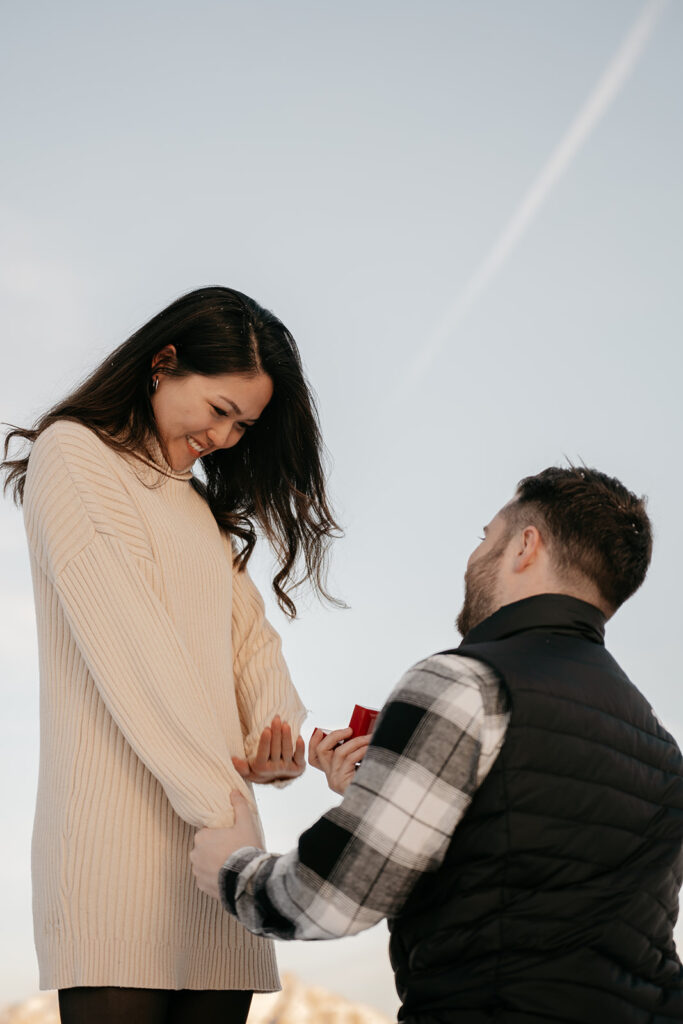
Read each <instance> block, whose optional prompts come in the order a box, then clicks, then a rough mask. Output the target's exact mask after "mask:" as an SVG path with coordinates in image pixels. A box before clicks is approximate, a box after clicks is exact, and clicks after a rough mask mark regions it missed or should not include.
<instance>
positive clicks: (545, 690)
mask: <svg viewBox="0 0 683 1024" xmlns="http://www.w3.org/2000/svg"><path fill="white" fill-rule="evenodd" d="M484 532H485V537H484V538H483V540H482V543H481V544H480V545H479V547H478V548H477V549H476V550H475V551H474V552H473V554H472V555H471V557H470V559H469V562H468V565H467V572H466V575H465V603H464V606H463V609H462V611H461V613H460V615H459V617H458V627H459V629H460V631H461V632H462V633H463V634H464V640H463V642H462V644H461V645H460V647H459V648H457V650H455V651H449V652H446V653H444V654H440V655H435V656H433V657H431V658H427V659H426V660H425V661H423V662H421V663H420V664H418V665H416V666H415V667H414V668H413V669H412V670H411V671H409V672H408V673H407V675H406V676H405V677H404V678H403V679H402V680H401V682H400V683H399V685H398V686H397V688H396V689H395V690H394V692H393V694H392V695H391V696H390V698H389V701H388V702H387V704H386V705H385V707H384V709H383V711H382V715H381V717H380V719H379V721H378V724H377V728H376V730H375V733H374V734H373V737H372V742H371V743H370V746H369V748H368V751H367V754H366V756H365V758H364V760H363V763H362V765H361V767H360V768H359V770H358V772H357V774H356V776H355V778H354V780H353V782H352V783H351V784H350V785H349V786H348V788H347V789H346V791H345V793H344V798H343V800H342V802H341V804H340V805H339V806H338V807H336V808H334V809H332V810H331V811H329V812H328V813H327V814H325V815H323V817H322V818H320V820H319V821H318V822H316V824H315V825H313V826H312V827H311V828H310V829H308V830H307V831H306V832H304V833H303V835H302V836H301V837H300V840H299V844H298V848H297V849H294V850H292V851H291V852H290V853H288V854H286V855H283V856H276V855H271V854H268V853H266V852H264V851H263V850H261V849H258V846H259V839H258V835H257V833H256V832H255V830H254V826H253V824H252V820H251V816H250V813H249V809H248V807H247V805H246V803H245V802H244V801H242V799H241V798H237V799H235V808H236V822H235V826H234V828H232V829H224V830H203V831H202V832H199V833H198V834H197V838H196V847H195V852H194V853H193V855H192V857H193V865H194V870H195V874H196V875H197V879H198V883H199V885H200V887H201V888H203V889H205V890H206V891H207V892H212V893H213V895H215V896H216V897H217V898H218V896H219V895H220V898H221V899H222V902H223V905H224V906H225V908H226V909H227V910H228V911H229V912H230V913H231V914H234V915H235V916H236V917H237V918H238V919H239V920H240V921H241V922H242V924H244V925H245V926H246V927H247V928H248V929H250V930H251V931H253V932H255V933H258V934H263V935H271V936H275V937H278V938H285V939H290V938H303V939H322V938H335V937H337V936H341V935H349V934H352V933H354V932H358V931H361V930H363V929H364V928H369V927H371V926H372V925H374V924H375V923H376V922H377V921H379V920H380V919H381V918H382V917H386V918H387V919H388V923H389V928H390V931H391V943H390V955H391V961H392V965H393V967H394V970H395V973H396V984H397V989H398V992H399V995H400V997H401V1000H402V1003H403V1005H402V1008H401V1011H400V1013H399V1019H400V1020H403V1021H406V1022H410V1024H428V1022H429V1024H431V1022H438V1024H445V1022H451V1021H453V1022H457V1024H475V1022H477V1024H478V1022H484V1021H496V1022H505V1024H532V1022H534V1024H541V1022H543V1024H548V1022H572V1024H574V1022H575V1024H664V1022H665V1021H671V1020H678V1021H681V1020H683V968H682V967H681V964H680V961H679V959H678V957H677V955H676V951H675V946H674V942H673V938H672V930H673V925H674V923H675V920H676V915H677V909H678V892H679V888H680V884H681V876H682V873H683V855H682V847H683V759H682V758H681V753H680V751H679V749H678V747H677V746H676V743H675V742H674V740H673V739H672V737H671V736H670V735H669V734H668V733H667V732H666V731H665V730H664V729H663V727H662V726H661V725H660V724H659V722H658V720H657V719H656V717H655V715H654V713H653V711H652V710H651V708H650V706H649V704H648V703H647V701H646V700H645V699H644V698H643V696H642V695H641V694H640V693H639V691H638V690H637V689H636V688H635V687H634V686H633V684H632V683H631V682H629V680H628V678H627V677H626V676H625V675H624V673H623V672H622V670H621V669H620V668H619V666H618V665H617V664H616V662H615V661H614V660H613V659H612V658H611V656H610V655H609V654H608V653H607V652H606V650H605V648H604V644H603V637H604V624H605V620H606V619H607V618H609V617H610V616H611V615H612V614H613V613H614V612H615V611H616V609H617V608H618V607H619V606H620V605H621V604H622V603H623V601H625V600H626V599H627V598H628V597H630V595H631V594H632V593H633V592H634V591H635V590H636V589H637V588H638V587H639V586H640V584H641V583H642V581H643V579H644V578H645V574H646V571H647V568H648V565H649V561H650V555H651V548H652V540H651V529H650V523H649V520H648V517H647V514H646V512H645V506H644V502H643V500H642V499H639V498H637V497H636V496H635V495H634V494H632V493H630V492H629V491H628V490H627V489H626V488H625V487H624V486H623V485H622V484H621V483H620V482H619V481H618V480H614V479H612V478H610V477H607V476H605V475H604V474H603V473H599V472H598V471H596V470H591V469H587V468H575V467H570V468H568V469H558V468H551V469H546V470H544V471H543V472H542V473H539V474H538V475H537V476H533V477H528V478H526V479H524V480H522V481H521V483H520V484H519V487H518V490H517V493H516V494H515V496H514V498H513V499H512V501H510V502H509V503H508V504H507V505H506V506H505V507H504V508H503V509H502V510H501V511H500V512H499V513H498V514H497V515H496V516H495V517H494V519H493V520H492V521H491V523H490V524H489V525H488V527H486V528H485V531H484ZM226 858H227V859H226ZM223 862H225V863H223ZM221 865H222V866H221Z"/></svg>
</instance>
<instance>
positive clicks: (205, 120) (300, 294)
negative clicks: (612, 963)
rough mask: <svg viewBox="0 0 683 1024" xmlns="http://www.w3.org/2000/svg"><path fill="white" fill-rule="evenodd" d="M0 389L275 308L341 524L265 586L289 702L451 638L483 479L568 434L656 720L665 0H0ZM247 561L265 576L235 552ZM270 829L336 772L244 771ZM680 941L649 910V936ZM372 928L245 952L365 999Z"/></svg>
mask: <svg viewBox="0 0 683 1024" xmlns="http://www.w3.org/2000/svg"><path fill="white" fill-rule="evenodd" d="M0 39H1V42H0V47H1V48H2V51H3V53H2V60H1V61H0V107H1V117H2V137H3V150H4V152H3V157H2V170H1V172H0V175H1V179H0V180H2V191H1V193H0V348H1V353H2V363H1V366H2V373H1V374H0V419H1V420H3V421H6V422H11V423H20V424H23V425H26V424H28V423H31V422H32V421H33V420H34V419H35V418H36V417H37V416H38V415H39V414H40V413H41V412H42V411H43V410H44V409H45V408H46V407H47V406H49V405H50V404H52V403H53V402H54V401H55V400H57V399H58V398H59V397H60V396H61V395H63V394H65V393H66V391H67V390H68V389H70V388H71V387H72V385H73V384H74V383H75V381H76V380H77V379H80V378H81V377H83V376H84V375H85V374H86V373H87V372H88V371H89V370H90V369H91V368H92V367H94V365H96V363H97V362H98V361H99V360H100V359H102V358H103V357H104V356H105V355H106V354H107V353H108V352H109V351H110V350H111V349H113V348H114V347H115V346H117V345H118V344H119V343H120V342H121V341H123V340H124V339H125V338H126V337H128V336H129V335H130V334H131V333H132V332H133V331H134V330H135V329H136V328H137V327H138V326H139V325H140V324H141V323H143V322H144V321H145V320H147V319H149V317H151V316H152V315H153V314H154V313H156V312H157V311H158V310H159V309H161V308H163V307H164V306H165V305H167V304H168V303H169V302H170V301H172V300H173V299H174V298H176V297H177V296H178V295H180V294H182V293H184V292H186V291H190V290H192V289H193V288H196V287H199V286H201V285H208V284H225V285H230V286H232V287H236V288H239V289H241V290H242V291H245V292H247V293H248V294H250V295H252V296H253V297H254V298H255V299H257V300H258V301H259V302H261V303H262V304H263V305H265V306H267V307H268V308H270V309H272V310H273V311H274V312H275V313H276V314H277V315H278V316H279V317H280V318H281V319H282V320H283V321H284V322H285V324H286V325H287V326H288V327H289V329H290V330H291V331H292V333H293V334H294V336H295V338H296V339H297V342H298V344H299V347H300V349H301V352H302V356H303V360H304V364H305V367H306V371H307V374H308V377H309V379H310V381H311V384H312V386H313V389H314V391H315V393H316V395H317V400H318V406H319V412H320V418H321V423H322V428H323V434H324V437H325V441H326V445H327V449H328V466H329V482H330V490H331V494H332V497H333V502H334V504H335V508H336V510H337V514H338V518H339V520H340V522H341V523H342V524H343V527H344V531H345V535H344V537H343V539H340V540H339V541H337V542H336V544H335V547H334V550H333V555H332V562H331V575H330V580H331V585H332V588H333V590H334V592H335V594H337V595H338V596H340V597H342V598H343V599H344V600H345V601H346V602H347V604H348V605H349V607H348V609H346V610H334V609H330V608H324V607H321V606H319V605H318V604H317V603H316V602H315V600H313V599H312V598H304V599H302V601H301V605H300V608H301V615H300V618H299V619H298V620H297V621H296V622H295V623H293V624H289V623H287V622H286V621H285V620H284V619H283V617H282V615H281V613H280V612H279V611H278V609H277V608H276V607H274V603H273V602H272V601H270V599H269V598H268V607H269V614H270V618H271V620H272V621H273V623H274V624H275V625H276V627H277V628H278V629H279V630H280V632H281V633H282V636H283V643H284V649H285V654H286V656H287V659H288V662H289V665H290V668H291V671H292V674H293V677H294V679H295V682H296V684H297V687H298V688H299V691H300V693H301V695H302V698H303V700H304V703H305V704H306V706H307V707H308V708H309V710H310V716H309V719H308V723H307V725H306V727H305V732H304V735H305V736H306V737H308V735H309V734H310V731H311V730H312V727H313V726H314V725H316V724H320V725H323V726H328V727H332V726H339V725H343V724H346V722H347V721H348V718H349V717H350V713H351V710H352V708H353V704H354V703H355V702H356V701H358V702H359V703H364V704H367V705H371V706H376V707H379V706H381V704H382V702H383V701H384V699H385V698H386V696H387V694H388V693H389V692H390V690H391V689H392V687H393V686H394V685H395V683H396V682H397V680H398V679H399V678H400V676H401V674H402V673H403V671H405V669H406V668H407V667H409V666H410V665H411V664H412V663H414V662H415V661H417V660H418V659H419V658H421V657H424V656H426V655H427V654H430V653H432V652H433V651H436V650H442V649H444V648H448V647H452V646H455V645H456V644H457V642H458V636H457V633H456V631H455V628H454V625H453V622H454V619H455V617H456V614H457V612H458V610H459V608H460V605H461V602H462V591H463V587H462V577H463V572H464V567H465V562H466V559H467V557H468V555H469V553H470V551H471V550H472V548H473V547H475V546H476V544H477V543H478V541H477V537H478V535H479V534H480V533H481V527H482V525H483V524H485V523H487V522H488V521H489V520H490V519H491V518H492V516H493V515H494V513H495V512H496V511H497V509H498V508H499V507H500V506H501V505H503V504H504V503H505V502H506V501H507V500H508V498H509V497H510V496H511V495H512V493H513V491H514V488H515V484H516V482H517V481H518V480H519V479H520V478H521V477H522V476H526V475H528V474H530V473H534V472H537V471H539V470H540V469H542V468H544V467H545V466H547V465H551V464H562V463H563V462H564V461H566V459H571V460H573V461H576V460H579V459H582V460H583V461H585V462H586V463H587V464H588V465H592V466H596V467H597V468H599V469H601V470H603V471H606V472H608V473H610V474H612V475H615V476H617V477H619V478H620V479H622V480H623V481H624V483H626V484H627V486H629V487H630V488H631V489H633V490H635V491H637V492H638V493H644V494H647V495H648V498H649V510H650V514H651V516H652V519H653V522H654V528H655V552H654V558H653V563H652V568H651V570H650V573H649V576H648V579H647V581H646V583H645V585H644V586H643V588H642V589H641V590H640V591H639V592H638V593H637V594H636V595H635V596H634V597H633V598H632V599H631V600H630V601H629V602H628V603H627V605H626V606H624V608H622V609H621V610H620V611H619V612H618V614H617V615H616V616H615V618H614V620H613V621H612V622H610V623H609V625H608V631H607V640H608V646H609V648H610V650H611V651H612V653H613V654H614V655H615V656H616V657H617V659H618V660H619V661H620V662H621V664H622V666H623V667H624V669H625V670H626V671H627V672H628V673H629V674H630V675H631V677H632V678H633V680H634V681H635V682H636V684H637V685H638V686H639V687H640V688H641V690H642V691H643V692H644V693H645V695H646V696H647V697H648V699H649V700H650V701H651V702H652V704H653V706H654V708H655V710H656V711H657V714H658V715H659V717H660V718H661V719H662V720H663V721H664V722H665V723H666V725H667V727H668V728H669V729H670V730H671V731H672V732H673V733H674V734H675V735H676V736H677V737H678V738H679V739H683V695H682V694H681V690H680V685H679V676H680V662H681V631H680V625H679V619H680V603H679V601H678V600H677V598H676V595H677V593H678V589H679V580H680V578H681V573H682V572H683V550H682V545H681V540H680V515H679V509H680V507H681V504H682V502H683V484H682V483H681V478H680V474H679V473H678V472H677V471H676V468H675V467H676V459H677V449H678V445H679V442H680V439H681V436H682V427H683V422H682V421H683V412H682V409H683V403H682V402H681V399H680V381H681V377H682V371H683V359H682V357H681V343H680V338H681V327H682V326H683V309H682V307H681V289H680V266H681V258H682V257H683V251H682V250H683V242H682V239H683V195H682V191H683V186H682V184H681V183H682V182H683V133H682V130H681V125H682V124H683V118H682V114H683V109H682V108H683V65H682V63H681V60H680V53H681V49H682V45H683V2H682V0H669V2H668V3H667V2H665V0H648V2H644V0H478V2H476V3H474V2H471V0H470V2H465V0H421V2H420V3H419V4H418V3H416V2H405V0H392V2H388V0H363V2H362V3H360V2H358V0H347V2H346V3H344V4H339V3H331V2H327V0H317V2H315V3H313V2H304V0H289V2H288V3H282V2H275V0H270V2H269V0H251V2H249V3H246V2H244V3H242V2H239V3H237V2H232V0H220V2H219V0H193V3H192V4H190V3H180V2H174V0H167V2H164V3H161V2H158V0H150V2H146V0H136V2H135V3H133V2H131V0H119V2H118V3H116V4H106V5H105V4H99V5H98V4H92V3H85V2H77V0H63V3H61V4H59V5H54V4H47V3H44V2H43V3H35V2H31V0H28V2H26V3H23V4H13V5H10V4H6V5H3V7H2V8H1V9H0ZM0 557H1V564H2V572H1V578H0V679H1V680H2V687H3V715H2V723H1V724H0V779H1V780H2V782H1V785H2V787H3V794H2V807H3V812H4V821H3V836H4V840H3V854H2V858H0V893H1V896H0V900H1V904H2V918H3V929H2V935H1V936H0V1005H2V1003H4V1002H7V1001H11V1000H15V999H19V998H23V997H24V996H27V995H29V994H30V993H32V992H33V991H34V990H35V989H36V988H37V972H36V965H35V957H34V952H33V944H32V935H31V921H30V916H31V915H30V883H29V849H30V833H31V827H32V815H33V801H34V796H35V786H36V777H37V757H38V724H37V723H38V705H37V685H38V667H37V654H36V650H35V627H34V619H33V601H32V594H31V584H30V575H29V571H28V559H27V554H26V549H25V541H24V536H23V528H22V523H21V516H20V513H19V511H18V510H16V509H15V508H14V507H13V506H12V504H11V503H10V501H9V500H6V501H5V502H4V503H2V504H1V505H0ZM252 566H253V575H254V577H255V579H256V580H257V582H258V584H259V586H260V587H261V588H262V591H263V592H264V593H265V592H267V590H268V586H269V579H270V575H269V573H270V571H271V560H270V557H269V554H268V552H267V550H266V551H263V550H261V551H259V552H258V554H257V555H256V556H255V558H254V560H253V562H252ZM259 797H260V805H261V809H262V814H263V818H264V823H265V828H266V834H267V836H268V838H269V842H270V845H271V848H273V849H275V850H283V851H284V850H286V849H288V848H290V847H291V846H292V845H293V843H294V841H295V840H296V837H297V835H298V833H299V831H300V830H301V829H302V828H304V827H305V826H307V825H308V824H310V823H311V822H312V821H313V820H314V819H315V817H316V816H317V815H319V814H320V813H322V812H323V811H324V810H326V809H327V808H328V807H329V806H330V805H331V804H332V803H334V802H335V800H336V798H335V797H334V796H333V795H332V794H330V793H329V791H328V790H327V789H326V786H325V783H324V779H323V777H322V776H321V775H319V774H318V773H315V772H314V771H313V770H312V769H309V771H308V772H307V773H306V776H305V777H304V778H303V779H302V780H300V781H299V782H297V783H296V784H295V785H294V786H292V787H290V788H288V789H286V790H284V791H278V792H270V791H267V790H266V789H265V787H263V789H262V791H261V792H260V793H259ZM681 940H683V933H681ZM386 945H387V933H386V927H385V926H384V925H380V926H378V927H377V928H375V929H373V930H372V931H370V932H367V933H365V934H363V935H361V936H359V937H357V938H353V939H345V940H343V941H341V942H338V943H336V944H329V943H311V944H299V943H294V944H291V945H289V946H288V945H286V944H279V959H280V964H281V966H282V967H283V968H284V969H290V970H295V971H296V972H297V973H298V974H299V975H300V976H301V977H302V978H304V979H305V980H310V981H311V982H314V983H316V984H321V985H326V986H327V987H330V988H332V989H336V990H337V991H339V990H340V989H341V990H343V992H344V994H345V995H347V996H349V997H350V998H353V999H358V1000H362V1001H365V1002H369V1003H371V1004H373V1005H376V1006H377V1007H379V1008H380V1009H384V1010H385V1011H386V1012H387V1013H393V1012H394V1010H395V1007H396V1004H397V1000H396V996H395V993H394V990H393V982H392V977H391V971H390V969H389V966H388V962H387V958H386Z"/></svg>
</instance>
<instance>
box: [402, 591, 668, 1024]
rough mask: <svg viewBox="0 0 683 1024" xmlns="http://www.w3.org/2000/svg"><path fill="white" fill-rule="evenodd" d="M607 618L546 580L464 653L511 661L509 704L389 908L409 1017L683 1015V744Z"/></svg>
mask: <svg viewBox="0 0 683 1024" xmlns="http://www.w3.org/2000/svg"><path fill="white" fill-rule="evenodd" d="M603 634H604V617H603V616H602V614H601V613H600V612H599V611H598V610H597V609H596V608H594V607H593V606H592V605H589V604H585V603H584V602H583V601H578V600H575V599H574V598H569V597H564V596H561V595H543V596H539V597H532V598H528V599H527V600H524V601H519V602H516V603H515V604H512V605H507V606H506V607H504V608H502V609H500V610H499V611H498V612H496V613H495V614H494V615H492V616H491V617H490V618H488V619H487V620H486V621H485V622H483V623H481V624H480V625H479V626H477V627H476V628H475V629H474V630H472V631H471V632H470V633H469V634H468V635H467V636H466V637H465V640H464V641H463V644H462V645H461V646H460V647H459V648H458V649H457V651H456V652H449V653H457V654H460V655H465V656H467V657H472V658H478V659H480V660H481V661H484V662H487V663H488V664H489V665H491V666H492V667H493V668H494V669H495V670H496V671H497V672H498V673H499V675H500V676H501V677H502V679H503V680H504V681H505V684H506V687H507V690H508V694H509V700H510V711H511V716H510V723H509V726H508V730H507V733H506V737H505V742H504V744H503V747H502V749H501V752H500V754H499V756H498V758H497V760H496V762H495V764H494V766H493V768H492V769H491V772H490V774H489V775H488V776H487V778H486V779H485V780H484V782H483V784H482V785H481V787H480V788H479V789H478V790H477V792H476V794H475V796H474V799H473V801H472V803H471V805H470V807H469V809H468V811H467V813H466V815H465V817H464V818H463V820H462V821H461V822H460V824H459V825H458V827H457V829H456V831H455V833H454V835H453V838H452V840H451V844H450V847H449V849H448V853H447V855H446V858H445V861H444V862H443V864H442V866H441V867H440V869H439V870H438V871H437V872H435V873H433V874H429V875H425V876H424V877H423V878H422V880H421V882H420V883H419V884H418V886H417V888H416V889H415V890H414V891H413V893H412V894H411V896H410V898H409V900H408V902H407V904H406V905H405V907H404V909H403V910H402V912H401V914H400V915H399V916H398V917H397V918H395V919H394V920H393V921H391V922H390V929H391V958H392V964H393V966H394V970H395V972H396V983H397V987H398V991H399V995H400V997H401V999H402V1001H403V1007H402V1010H401V1012H400V1014H399V1019H400V1020H404V1021H409V1022H410V1024H428V1022H429V1024H431V1022H434V1024H436V1022H439V1024H445V1022H453V1024H475V1022H476V1024H483V1022H488V1021H496V1022H504V1024H541V1022H543V1024H552V1022H556V1024H561V1022H572V1024H664V1022H671V1021H672V1020H678V1021H683V969H682V968H681V964H680V961H679V959H678V957H677V955H676V951H675V947H674V943H673V939H672V930H673V925H674V923H675V920H676V915H677V911H678V892H679V888H680V885H681V878H682V875H683V855H682V845H683V760H682V758H681V753H680V751H679V749H678V747H677V746H676V743H675V742H674V740H673V739H672V737H671V736H670V735H669V734H668V733H667V732H666V731H665V730H664V729H663V728H662V727H661V726H660V725H659V723H658V722H657V720H656V718H655V717H654V714H653V712H652V710H651V708H650V706H649V704H648V703H647V701H646V700H645V699H644V698H643V697H642V695H641V694H640V693H639V691H638V690H637V689H636V688H635V687H634V686H633V684H632V683H631V682H629V680H628V678H627V677H626V676H625V675H624V673H623V672H622V671H621V669H620V668H619V666H618V665H617V664H616V662H615V661H614V660H613V658H612V657H611V656H610V655H609V654H608V653H607V651H606V650H605V648H604V646H603Z"/></svg>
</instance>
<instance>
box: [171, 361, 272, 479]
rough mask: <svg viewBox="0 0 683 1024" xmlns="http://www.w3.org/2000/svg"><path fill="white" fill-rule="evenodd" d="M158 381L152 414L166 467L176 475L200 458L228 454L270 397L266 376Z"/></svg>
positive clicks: (225, 375)
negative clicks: (222, 452)
mask: <svg viewBox="0 0 683 1024" xmlns="http://www.w3.org/2000/svg"><path fill="white" fill-rule="evenodd" d="M156 377H157V379H158V381H159V384H158V386H157V389H156V391H154V392H153V394H152V409H153V411H154V418H155V420H156V424H157V430H158V431H159V437H160V438H161V441H162V443H163V447H164V449H165V453H166V458H167V460H168V464H169V466H170V467H171V469H173V470H175V471H176V472H182V470H185V469H189V468H190V466H191V465H192V464H193V462H194V461H195V459H197V458H199V456H200V455H208V454H209V453H210V452H215V451H217V450H218V449H219V448H232V446H233V445H235V444H237V442H238V441H239V440H240V438H241V437H243V436H244V434H245V433H246V431H247V430H248V429H249V427H250V426H252V425H253V424H254V423H255V422H256V420H257V419H258V418H259V416H260V415H261V413H262V412H263V410H264V409H265V407H266V406H267V405H268V402H269V401H270V399H271V398H272V395H273V382H272V380H271V379H270V377H269V376H268V375H267V374H265V373H259V374H257V375H256V376H249V377H248V376H245V375H243V374H241V373H222V374H218V375H217V376H215V377H204V376H203V375H202V374H199V373H192V374H190V375H189V376H187V377H171V376H168V375H167V374H165V373H164V372H163V371H160V372H159V373H157V374H156Z"/></svg>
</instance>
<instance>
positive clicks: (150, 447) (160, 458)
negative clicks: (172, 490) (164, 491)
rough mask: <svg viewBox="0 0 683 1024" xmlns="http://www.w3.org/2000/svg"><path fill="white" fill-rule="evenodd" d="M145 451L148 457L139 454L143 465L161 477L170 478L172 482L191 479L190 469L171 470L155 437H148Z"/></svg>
mask: <svg viewBox="0 0 683 1024" xmlns="http://www.w3.org/2000/svg"><path fill="white" fill-rule="evenodd" d="M147 451H148V453H149V457H148V456H147V455H145V454H144V453H142V452H141V453H140V459H141V460H142V462H144V463H145V465H147V466H150V467H151V468H152V469H155V470H156V471H157V473H160V474H161V475H162V476H166V477H170V478H171V479H172V480H191V479H192V477H193V473H192V468H191V467H190V468H189V469H183V470H176V469H171V467H170V466H169V464H168V462H167V461H166V459H165V457H164V453H163V452H162V450H161V445H160V444H159V442H158V441H157V439H156V437H150V438H149V439H148V441H147Z"/></svg>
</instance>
